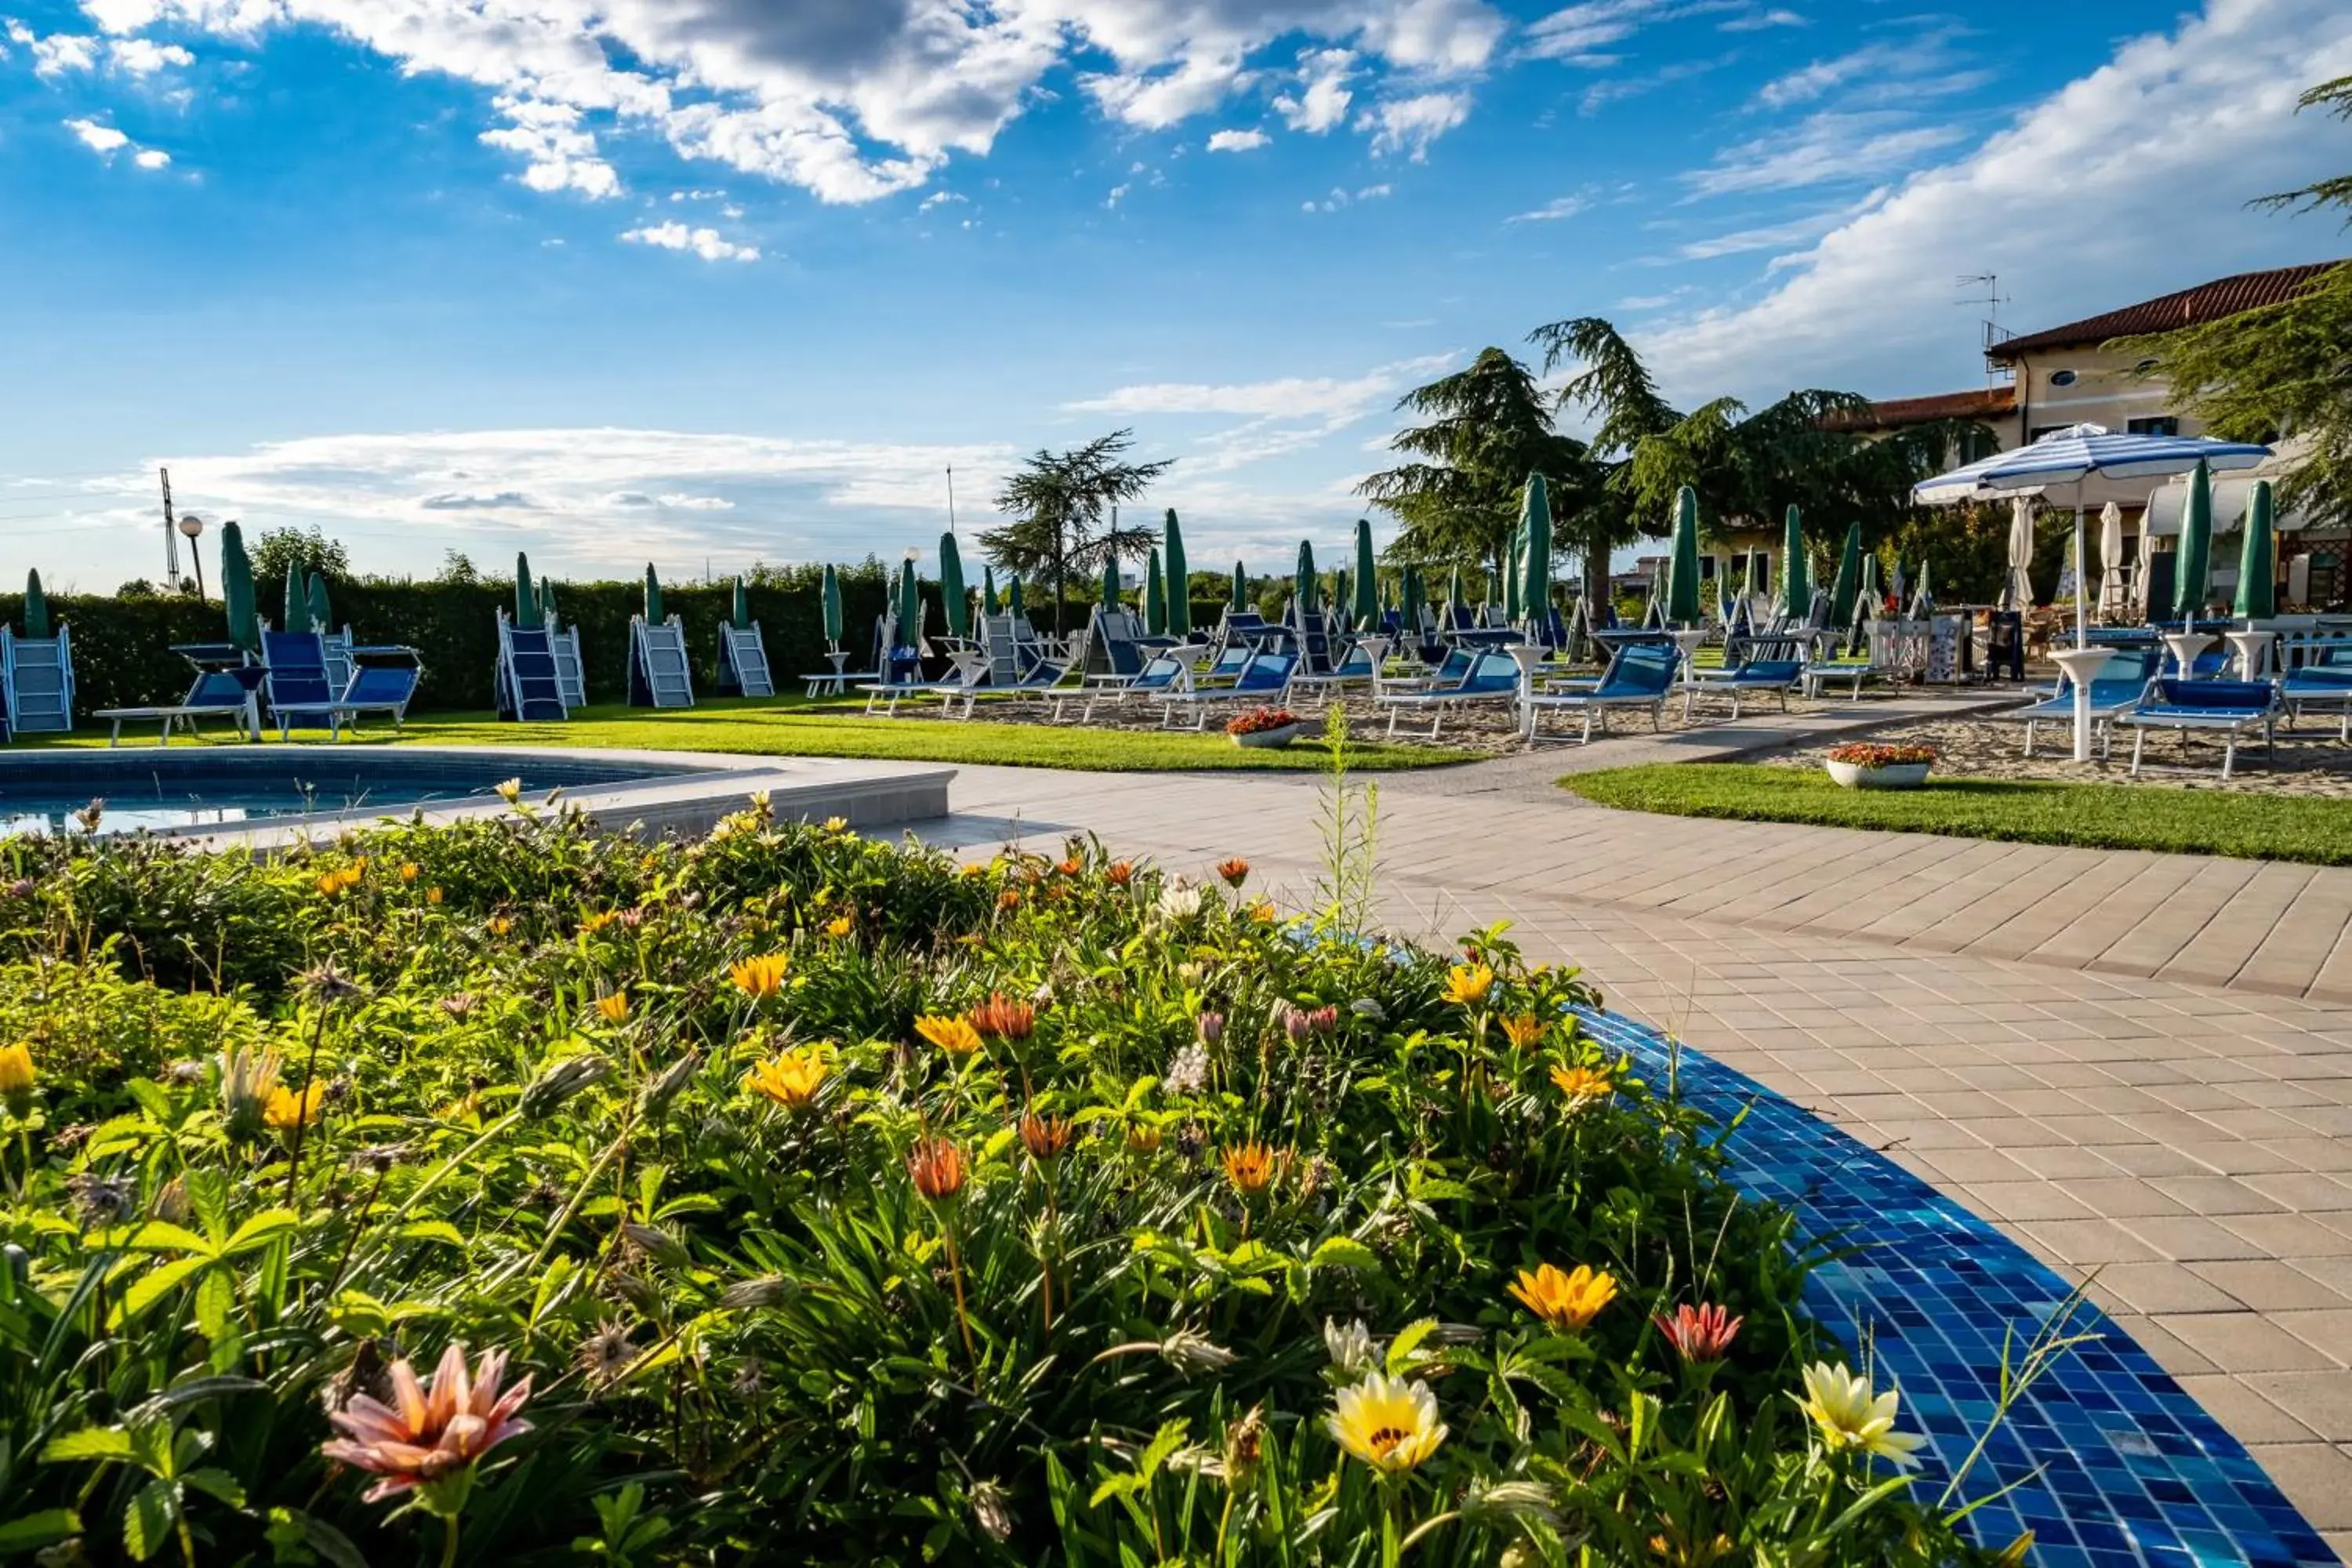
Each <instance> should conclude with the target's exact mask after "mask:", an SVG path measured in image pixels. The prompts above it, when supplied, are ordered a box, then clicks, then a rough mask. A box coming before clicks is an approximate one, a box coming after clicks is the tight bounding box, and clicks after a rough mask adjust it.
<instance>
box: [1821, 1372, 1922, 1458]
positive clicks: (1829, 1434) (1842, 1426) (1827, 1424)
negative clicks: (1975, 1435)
mask: <svg viewBox="0 0 2352 1568" xmlns="http://www.w3.org/2000/svg"><path fill="white" fill-rule="evenodd" d="M1790 1398H1792V1399H1794V1398H1796V1396H1795V1395H1794V1394H1791V1395H1790ZM1902 1403H1903V1395H1902V1393H1901V1391H1900V1390H1897V1389H1892V1388H1890V1389H1888V1390H1887V1391H1886V1392H1885V1393H1884V1394H1879V1395H1877V1396H1876V1397H1873V1396H1872V1394H1871V1392H1870V1379H1868V1378H1866V1377H1861V1376H1857V1375H1856V1374H1855V1373H1853V1372H1852V1371H1851V1370H1849V1369H1848V1368H1847V1367H1846V1366H1845V1364H1844V1363H1839V1364H1838V1365H1836V1366H1832V1365H1831V1364H1830V1363H1827V1362H1825V1361H1822V1362H1815V1363H1813V1364H1812V1365H1811V1366H1809V1367H1807V1368H1806V1369H1805V1397H1804V1398H1802V1399H1799V1400H1797V1405H1798V1408H1800V1409H1801V1410H1802V1411H1804V1413H1805V1414H1806V1415H1810V1416H1811V1417H1812V1418H1813V1425H1814V1426H1816V1427H1818V1428H1820V1430H1821V1434H1822V1443H1823V1445H1824V1446H1826V1447H1829V1448H1830V1449H1831V1450H1832V1451H1835V1450H1837V1449H1840V1448H1858V1449H1860V1450H1861V1451H1862V1452H1864V1453H1865V1454H1875V1455H1876V1456H1878V1457H1879V1458H1882V1459H1888V1460H1891V1461H1893V1462H1894V1465H1895V1468H1896V1469H1898V1470H1907V1469H1912V1468H1916V1467H1917V1465H1918V1463H1919V1461H1918V1459H1917V1458H1915V1457H1914V1454H1915V1451H1916V1449H1918V1448H1919V1447H1922V1446H1923V1445H1925V1444H1926V1442H1927V1439H1926V1438H1925V1437H1916V1436H1911V1435H1910V1434H1908V1433H1905V1432H1897V1431H1896V1430H1895V1412H1896V1411H1897V1410H1898V1409H1899V1408H1900V1407H1901V1405H1902Z"/></svg>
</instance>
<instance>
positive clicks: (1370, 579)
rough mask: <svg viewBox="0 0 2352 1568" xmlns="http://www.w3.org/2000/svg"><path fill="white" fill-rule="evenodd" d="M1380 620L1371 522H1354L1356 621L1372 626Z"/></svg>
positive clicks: (1379, 593) (1364, 520) (1359, 520)
mask: <svg viewBox="0 0 2352 1568" xmlns="http://www.w3.org/2000/svg"><path fill="white" fill-rule="evenodd" d="M1380 618H1381V584H1380V577H1379V574H1378V573H1377V572H1376V571H1375V569H1374V566H1373V562H1372V522H1371V520H1370V518H1364V517H1360V518H1358V519H1357V520H1356V621H1357V624H1358V625H1360V626H1373V625H1375V624H1377V623H1378V622H1379V620H1380Z"/></svg>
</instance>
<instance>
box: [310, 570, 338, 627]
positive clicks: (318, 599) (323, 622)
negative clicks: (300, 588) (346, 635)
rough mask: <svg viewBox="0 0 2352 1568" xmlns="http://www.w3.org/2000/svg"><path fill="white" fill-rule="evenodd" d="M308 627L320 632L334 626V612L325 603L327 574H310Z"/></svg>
mask: <svg viewBox="0 0 2352 1568" xmlns="http://www.w3.org/2000/svg"><path fill="white" fill-rule="evenodd" d="M334 624H335V612H334V609H333V607H332V606H331V605H329V604H328V603H327V574H325V573H323V572H313V573H311V574H310V625H311V626H314V627H316V628H317V629H319V630H320V631H322V632H323V631H326V630H328V629H329V628H331V626H334Z"/></svg>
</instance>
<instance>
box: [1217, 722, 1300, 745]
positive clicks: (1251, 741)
mask: <svg viewBox="0 0 2352 1568" xmlns="http://www.w3.org/2000/svg"><path fill="white" fill-rule="evenodd" d="M1304 728H1305V726H1304V725H1300V724H1285V725H1284V726H1283V727H1282V728H1281V729H1279V730H1253V731H1250V732H1249V733H1248V734H1246V735H1229V736H1227V737H1226V739H1228V740H1230V741H1232V742H1233V743H1234V745H1236V746H1274V747H1282V746H1286V745H1288V744H1290V742H1293V741H1295V740H1297V738H1298V731H1300V730H1302V729H1304Z"/></svg>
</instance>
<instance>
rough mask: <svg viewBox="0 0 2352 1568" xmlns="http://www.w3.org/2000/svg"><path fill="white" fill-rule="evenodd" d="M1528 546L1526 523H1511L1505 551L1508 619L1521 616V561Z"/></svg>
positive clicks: (1504, 607) (1504, 598)
mask: <svg viewBox="0 0 2352 1568" xmlns="http://www.w3.org/2000/svg"><path fill="white" fill-rule="evenodd" d="M1527 548H1528V536H1527V531H1526V525H1525V524H1523V523H1517V522H1515V523H1513V524H1511V542H1510V546H1509V548H1507V550H1505V551H1504V552H1503V617H1504V618H1505V619H1506V620H1513V621H1516V620H1517V619H1518V618H1519V610H1520V607H1521V603H1522V598H1523V595H1521V594H1520V592H1519V561H1520V558H1521V556H1522V555H1523V554H1524V553H1525V552H1526V551H1527Z"/></svg>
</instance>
